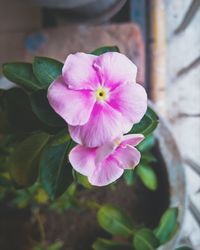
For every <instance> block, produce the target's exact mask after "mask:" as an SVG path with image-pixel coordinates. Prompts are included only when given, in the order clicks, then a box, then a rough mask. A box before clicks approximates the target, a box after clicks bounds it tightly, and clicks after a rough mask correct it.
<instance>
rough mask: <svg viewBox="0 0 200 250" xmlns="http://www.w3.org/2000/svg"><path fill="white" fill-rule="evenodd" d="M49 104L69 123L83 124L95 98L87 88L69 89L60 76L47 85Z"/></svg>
mask: <svg viewBox="0 0 200 250" xmlns="http://www.w3.org/2000/svg"><path fill="white" fill-rule="evenodd" d="M47 98H48V100H49V104H50V105H51V107H52V108H53V109H54V110H55V112H56V113H58V114H59V115H60V116H61V117H62V118H63V119H64V120H65V121H66V122H67V123H69V124H70V125H83V124H85V123H86V122H87V121H88V120H89V118H90V115H91V112H92V109H93V106H94V103H95V99H94V96H93V94H92V92H91V91H89V90H80V91H78V90H71V89H69V88H68V87H67V85H66V84H65V83H64V80H63V79H62V77H60V78H58V79H56V80H55V81H54V82H53V83H52V84H51V85H50V87H49V89H48V94H47Z"/></svg>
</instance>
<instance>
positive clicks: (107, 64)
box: [94, 52, 137, 88]
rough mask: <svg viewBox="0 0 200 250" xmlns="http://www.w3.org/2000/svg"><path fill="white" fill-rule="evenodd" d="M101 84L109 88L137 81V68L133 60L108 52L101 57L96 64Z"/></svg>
mask: <svg viewBox="0 0 200 250" xmlns="http://www.w3.org/2000/svg"><path fill="white" fill-rule="evenodd" d="M94 67H95V68H96V70H97V72H98V74H99V77H100V78H101V82H102V83H104V85H105V86H107V87H112V88H113V87H114V86H115V85H116V84H122V83H127V82H128V83H131V82H135V81H136V74H137V67H136V66H135V64H134V63H133V62H131V60H129V59H128V57H126V56H125V55H123V54H120V53H118V52H108V53H105V54H103V55H101V56H99V57H98V58H97V59H96V60H95V63H94Z"/></svg>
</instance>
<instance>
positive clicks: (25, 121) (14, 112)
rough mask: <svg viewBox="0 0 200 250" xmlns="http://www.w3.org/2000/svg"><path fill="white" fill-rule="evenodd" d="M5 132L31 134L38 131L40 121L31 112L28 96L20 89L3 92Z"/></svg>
mask: <svg viewBox="0 0 200 250" xmlns="http://www.w3.org/2000/svg"><path fill="white" fill-rule="evenodd" d="M2 101H3V105H4V110H5V116H6V120H7V130H9V131H12V132H16V131H21V132H31V131H34V130H38V129H39V128H40V126H41V123H40V121H39V120H38V119H37V117H36V116H35V114H34V113H33V112H32V109H31V106H30V102H29V98H28V95H27V94H26V93H25V92H24V91H23V90H22V89H20V88H12V89H9V90H7V91H5V92H4V95H3V97H2Z"/></svg>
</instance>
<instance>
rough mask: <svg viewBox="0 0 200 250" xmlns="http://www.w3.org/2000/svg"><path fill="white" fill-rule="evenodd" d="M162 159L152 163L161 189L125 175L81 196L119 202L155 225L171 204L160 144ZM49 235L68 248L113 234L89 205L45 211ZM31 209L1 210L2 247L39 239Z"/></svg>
mask: <svg viewBox="0 0 200 250" xmlns="http://www.w3.org/2000/svg"><path fill="white" fill-rule="evenodd" d="M153 151H154V154H155V155H156V157H157V159H158V161H157V162H156V163H154V164H152V167H153V168H154V170H155V172H156V174H157V176H158V189H157V190H156V191H150V190H148V189H147V188H145V187H144V186H143V184H142V183H141V182H140V180H139V179H137V182H136V184H135V185H134V187H127V186H126V185H125V184H124V181H123V179H121V180H120V181H118V182H117V184H116V185H115V188H113V189H111V188H110V187H103V188H96V189H94V190H91V191H90V190H86V191H82V193H81V196H80V199H82V200H95V201H97V202H98V203H100V204H104V203H111V204H113V205H116V206H119V207H120V208H121V209H122V210H124V211H126V213H127V214H128V215H129V216H130V217H131V218H132V219H133V221H134V222H135V224H137V225H144V226H147V227H150V228H153V227H155V226H156V225H157V224H158V221H159V219H160V217H161V215H162V213H163V212H164V211H165V209H166V208H167V207H168V205H169V183H168V179H167V172H166V168H165V164H164V161H163V159H162V156H161V155H160V153H159V150H158V148H157V147H155V148H154V149H153ZM42 215H43V218H44V225H45V231H46V238H47V240H48V241H49V242H55V240H57V239H59V240H61V241H63V242H64V247H63V249H64V250H90V249H91V245H92V243H93V242H94V241H95V239H96V238H97V237H107V238H109V237H110V235H109V234H107V233H106V232H105V231H103V230H102V229H101V228H100V227H99V226H98V224H97V221H96V216H95V212H93V211H92V212H91V210H89V209H85V210H81V211H76V210H67V211H66V212H65V213H64V214H63V215H60V214H58V213H56V212H53V211H48V210H46V211H43V214H42ZM31 218H32V217H31V215H30V214H29V213H27V211H24V212H23V211H15V212H13V211H5V210H4V212H1V211H0V249H1V250H29V249H31V244H32V240H33V239H35V240H37V239H39V233H38V228H37V225H36V224H35V223H33V222H32V221H31Z"/></svg>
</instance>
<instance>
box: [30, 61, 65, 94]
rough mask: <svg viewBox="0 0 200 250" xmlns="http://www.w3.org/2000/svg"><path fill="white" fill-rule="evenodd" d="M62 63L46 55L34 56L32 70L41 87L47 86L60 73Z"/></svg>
mask: <svg viewBox="0 0 200 250" xmlns="http://www.w3.org/2000/svg"><path fill="white" fill-rule="evenodd" d="M62 68H63V63H61V62H59V61H57V60H55V59H52V58H47V57H35V58H34V60H33V72H34V74H35V76H36V78H37V79H38V80H39V82H40V83H41V84H42V86H43V88H44V89H45V88H47V87H48V86H49V85H50V84H51V83H52V82H53V81H54V80H55V79H56V78H57V77H58V76H59V75H61V74H62Z"/></svg>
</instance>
